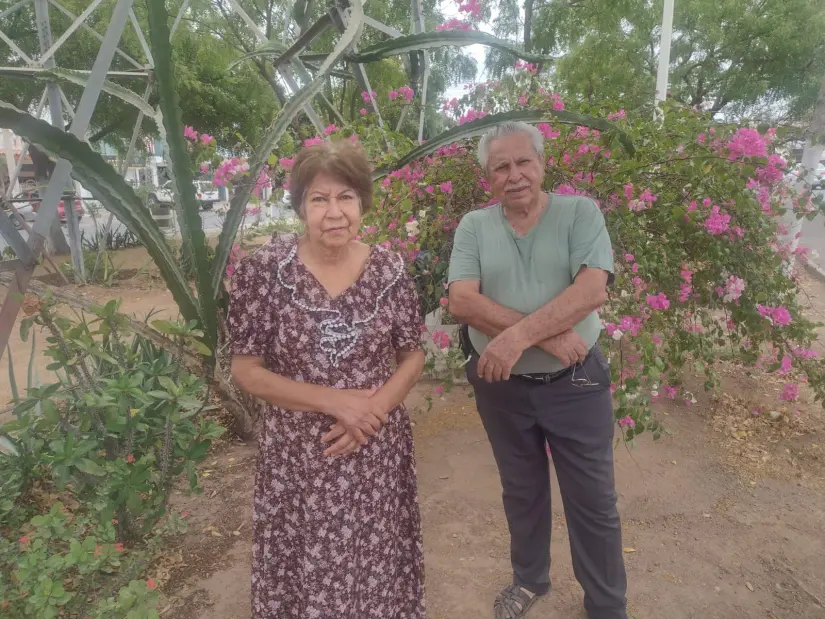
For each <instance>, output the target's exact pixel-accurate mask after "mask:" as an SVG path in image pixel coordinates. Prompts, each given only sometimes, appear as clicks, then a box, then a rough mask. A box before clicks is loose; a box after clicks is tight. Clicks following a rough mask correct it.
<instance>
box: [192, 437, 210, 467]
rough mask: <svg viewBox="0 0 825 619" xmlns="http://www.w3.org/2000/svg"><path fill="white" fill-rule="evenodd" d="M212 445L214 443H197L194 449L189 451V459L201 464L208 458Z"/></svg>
mask: <svg viewBox="0 0 825 619" xmlns="http://www.w3.org/2000/svg"><path fill="white" fill-rule="evenodd" d="M211 444H212V441H200V442H198V443H195V444H194V445H193V446H192V449H190V450H189V458H190V459H191V460H193V461H195V462H200V461H201V460H203V459H204V458H205V457H206V454H207V452H208V451H209V446H210V445H211Z"/></svg>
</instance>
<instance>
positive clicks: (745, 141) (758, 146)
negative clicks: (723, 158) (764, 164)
mask: <svg viewBox="0 0 825 619" xmlns="http://www.w3.org/2000/svg"><path fill="white" fill-rule="evenodd" d="M727 147H728V152H729V153H730V158H731V159H743V158H749V157H766V156H767V154H768V152H767V142H766V141H765V138H763V137H762V136H761V135H760V133H759V132H758V131H757V130H756V129H750V128H749V127H742V128H740V129H738V130H737V131H736V133H734V134H733V136H731V138H730V140H729V141H728V144H727Z"/></svg>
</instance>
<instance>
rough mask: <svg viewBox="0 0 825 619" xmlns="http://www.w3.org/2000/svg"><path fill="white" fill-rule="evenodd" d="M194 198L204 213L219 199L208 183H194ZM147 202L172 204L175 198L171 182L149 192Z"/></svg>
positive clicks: (216, 192)
mask: <svg viewBox="0 0 825 619" xmlns="http://www.w3.org/2000/svg"><path fill="white" fill-rule="evenodd" d="M195 197H196V198H197V199H198V204H200V206H201V208H202V209H203V210H205V211H208V210H210V209H211V208H212V207H213V206H215V204H216V203H217V202H220V199H221V198H220V194H219V193H218V188H217V187H215V186H214V185H213V184H212V183H211V182H210V181H195ZM149 201H150V202H151V203H153V204H173V203H174V202H175V198H174V194H173V192H172V181H166V182H165V183H163V185H161V186H160V187H158V188H156V189H155V190H153V191H152V192H150V193H149Z"/></svg>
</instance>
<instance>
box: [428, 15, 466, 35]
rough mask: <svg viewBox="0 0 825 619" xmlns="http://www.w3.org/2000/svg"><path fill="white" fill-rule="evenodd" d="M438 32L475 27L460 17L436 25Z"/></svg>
mask: <svg viewBox="0 0 825 619" xmlns="http://www.w3.org/2000/svg"><path fill="white" fill-rule="evenodd" d="M435 29H436V31H437V32H442V31H444V30H472V29H473V27H472V26H471V25H470V24H468V23H467V22H463V21H461V20H460V19H455V18H453V19H448V20H447V21H445V22H444V23H443V24H439V25H438V26H436V27H435Z"/></svg>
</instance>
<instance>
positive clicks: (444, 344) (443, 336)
mask: <svg viewBox="0 0 825 619" xmlns="http://www.w3.org/2000/svg"><path fill="white" fill-rule="evenodd" d="M433 343H434V344H435V345H436V346H438V347H439V348H440V349H442V350H444V349H446V348H449V347H450V336H449V335H448V334H447V332H446V331H443V330H440V329H437V330H435V331H433Z"/></svg>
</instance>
